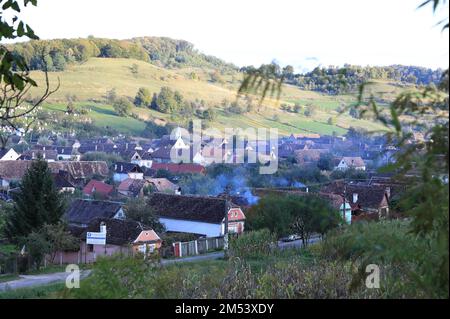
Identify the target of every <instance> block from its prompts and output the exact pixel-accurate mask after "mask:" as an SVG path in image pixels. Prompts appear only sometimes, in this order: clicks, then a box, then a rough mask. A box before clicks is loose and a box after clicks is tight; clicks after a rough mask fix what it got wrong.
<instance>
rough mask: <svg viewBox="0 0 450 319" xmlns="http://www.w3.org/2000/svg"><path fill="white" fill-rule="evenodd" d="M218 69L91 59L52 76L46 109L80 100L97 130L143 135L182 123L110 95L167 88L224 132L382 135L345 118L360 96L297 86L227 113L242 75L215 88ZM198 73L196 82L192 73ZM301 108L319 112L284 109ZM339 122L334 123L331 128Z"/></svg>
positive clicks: (386, 89)
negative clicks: (199, 106)
mask: <svg viewBox="0 0 450 319" xmlns="http://www.w3.org/2000/svg"><path fill="white" fill-rule="evenodd" d="M133 64H137V65H138V73H137V74H133V73H132V72H131V66H132V65H133ZM210 72H212V70H208V69H202V68H186V69H173V70H171V69H165V68H160V67H157V66H155V65H152V64H149V63H146V62H143V61H137V60H133V59H105V58H91V59H89V60H88V61H87V62H85V63H83V64H75V65H71V66H69V67H68V68H67V69H66V70H65V71H63V72H51V73H49V77H50V84H51V86H53V87H54V86H56V84H57V81H58V79H59V81H60V83H61V86H60V89H59V90H58V91H57V92H56V93H54V94H53V95H52V96H51V97H50V98H49V99H48V100H47V103H46V104H45V105H44V109H47V110H51V111H64V110H65V106H66V105H67V98H66V97H67V96H68V95H70V96H75V97H76V101H77V102H76V103H75V104H76V105H77V106H78V107H81V108H86V109H87V110H88V111H89V112H88V116H89V117H90V118H92V119H93V120H94V123H95V125H97V126H101V127H111V128H113V129H116V130H118V131H119V132H121V133H124V134H132V135H138V134H139V133H140V132H142V130H144V128H145V123H144V121H146V120H152V121H154V122H156V123H158V124H164V123H167V122H169V121H170V122H174V121H177V119H176V118H175V119H174V118H173V117H172V116H171V115H170V114H164V113H160V112H157V111H155V110H150V109H147V108H137V107H134V108H133V110H132V113H134V114H136V115H138V118H139V119H135V118H131V117H127V118H125V117H119V116H117V114H116V113H115V112H114V110H113V107H112V105H108V104H107V103H106V102H105V101H106V100H105V95H106V92H107V91H109V90H111V89H113V88H114V89H115V90H116V92H117V95H118V96H127V97H129V98H134V96H135V95H136V92H137V91H138V89H139V88H140V87H145V88H148V89H149V90H150V92H159V90H160V89H161V87H163V86H169V87H170V88H172V89H174V90H178V91H179V92H180V93H181V94H182V95H183V96H184V97H185V99H186V100H196V99H197V100H204V101H205V102H206V103H207V105H210V106H212V107H214V108H215V109H216V110H217V114H218V116H217V119H216V120H215V121H214V122H213V123H211V125H210V127H214V128H217V129H219V130H223V129H224V128H225V127H235V128H238V127H240V128H248V127H254V128H259V127H266V128H269V127H274V128H277V129H278V130H279V134H280V135H289V134H291V133H306V132H313V133H319V134H332V133H333V132H336V133H337V134H338V135H341V134H345V132H346V131H347V129H348V128H349V127H351V126H353V127H359V128H364V129H367V130H370V131H377V130H380V129H383V127H382V126H381V125H380V124H378V123H375V122H374V121H372V120H370V119H354V118H352V117H351V116H349V115H348V114H339V112H338V111H337V109H338V108H344V107H346V106H349V105H351V104H352V103H355V101H356V97H355V96H354V95H349V94H347V95H338V96H330V95H325V94H321V93H318V92H313V91H305V90H301V89H299V88H297V87H294V86H291V85H284V87H283V91H282V95H281V99H280V101H278V102H277V101H275V100H271V99H267V100H266V101H264V104H263V105H262V106H261V107H259V108H257V109H255V111H253V112H251V113H244V114H231V115H230V114H227V113H225V112H224V110H223V108H222V106H221V102H222V101H223V100H224V99H227V100H228V101H234V100H235V99H236V92H237V89H238V86H239V82H240V78H241V76H242V75H241V74H239V73H235V74H233V75H230V74H225V75H223V77H222V78H223V82H221V83H218V82H216V83H212V82H210V81H209V77H208V74H209V73H210ZM193 73H194V74H195V75H196V76H195V79H193V78H192V74H193ZM32 77H33V78H34V79H36V80H37V82H38V83H43V82H42V81H43V80H44V78H43V73H42V72H40V71H33V72H32ZM40 90H42V89H41V88H37V89H35V90H34V91H32V96H35V95H38V94H39V91H40ZM371 90H372V91H373V92H379V96H380V99H382V101H384V100H392V98H393V97H394V96H395V95H396V94H398V93H399V92H400V90H401V88H399V87H398V86H395V85H392V84H390V83H388V82H381V81H379V82H377V83H376V84H375V85H373V86H372V87H371ZM295 103H298V104H300V105H301V106H302V107H303V108H304V107H311V108H313V109H314V113H313V114H312V115H311V116H309V117H307V116H305V115H304V114H303V110H302V111H301V112H300V113H294V112H287V111H284V110H282V109H281V107H280V105H281V104H288V105H294V104H295ZM329 118H332V119H333V122H332V124H329V123H328V120H329Z"/></svg>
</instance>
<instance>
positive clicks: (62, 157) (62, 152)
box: [56, 146, 81, 161]
mask: <svg viewBox="0 0 450 319" xmlns="http://www.w3.org/2000/svg"><path fill="white" fill-rule="evenodd" d="M56 152H57V157H58V161H79V160H80V158H81V155H80V154H77V152H76V151H75V150H74V148H73V147H71V146H70V147H66V146H58V147H57V148H56Z"/></svg>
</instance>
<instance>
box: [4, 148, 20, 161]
mask: <svg viewBox="0 0 450 319" xmlns="http://www.w3.org/2000/svg"><path fill="white" fill-rule="evenodd" d="M19 157H20V154H17V152H16V151H15V150H14V149H12V148H10V149H8V150H7V149H6V148H2V149H0V161H16V160H18V159H19Z"/></svg>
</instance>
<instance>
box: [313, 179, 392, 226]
mask: <svg viewBox="0 0 450 319" xmlns="http://www.w3.org/2000/svg"><path fill="white" fill-rule="evenodd" d="M321 191H322V192H325V193H332V194H336V195H340V196H341V197H343V196H344V194H345V197H346V200H347V202H348V203H349V204H350V206H351V210H352V216H358V215H361V214H368V215H374V216H376V218H389V217H390V209H389V201H390V195H391V194H390V188H389V187H387V186H384V185H379V186H376V185H365V184H345V183H343V182H335V183H332V184H329V185H326V186H324V187H322V189H321Z"/></svg>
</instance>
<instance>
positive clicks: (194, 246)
mask: <svg viewBox="0 0 450 319" xmlns="http://www.w3.org/2000/svg"><path fill="white" fill-rule="evenodd" d="M223 245H224V240H223V237H207V238H199V239H197V240H192V241H187V242H176V243H174V244H173V252H174V256H175V257H185V256H195V255H200V254H206V253H207V252H210V251H214V250H221V249H223Z"/></svg>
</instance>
